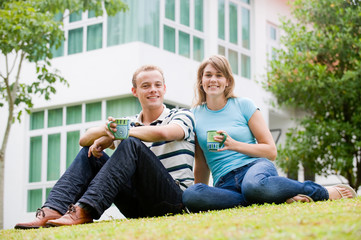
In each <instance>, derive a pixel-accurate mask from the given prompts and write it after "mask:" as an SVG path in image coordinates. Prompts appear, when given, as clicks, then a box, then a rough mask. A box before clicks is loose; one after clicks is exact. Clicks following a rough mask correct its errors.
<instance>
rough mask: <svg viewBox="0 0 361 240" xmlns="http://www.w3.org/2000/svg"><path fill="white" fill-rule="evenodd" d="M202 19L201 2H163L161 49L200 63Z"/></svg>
mask: <svg viewBox="0 0 361 240" xmlns="http://www.w3.org/2000/svg"><path fill="white" fill-rule="evenodd" d="M203 18H204V15H203V0H165V5H164V19H163V49H164V50H166V51H169V52H173V53H176V54H179V55H181V56H184V57H187V58H191V59H194V60H196V61H202V60H203V58H204V38H205V36H204V32H203V21H204V20H203Z"/></svg>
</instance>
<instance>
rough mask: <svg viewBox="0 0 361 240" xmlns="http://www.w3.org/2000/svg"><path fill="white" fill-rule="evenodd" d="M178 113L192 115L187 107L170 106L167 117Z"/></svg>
mask: <svg viewBox="0 0 361 240" xmlns="http://www.w3.org/2000/svg"><path fill="white" fill-rule="evenodd" d="M178 114H186V115H190V116H193V113H192V112H191V110H189V109H187V108H172V109H170V112H169V115H168V117H172V116H174V115H178Z"/></svg>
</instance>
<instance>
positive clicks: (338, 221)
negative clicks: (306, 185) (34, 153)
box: [0, 197, 361, 240]
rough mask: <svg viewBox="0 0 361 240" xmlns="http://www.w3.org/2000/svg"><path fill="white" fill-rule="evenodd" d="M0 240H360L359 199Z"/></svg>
mask: <svg viewBox="0 0 361 240" xmlns="http://www.w3.org/2000/svg"><path fill="white" fill-rule="evenodd" d="M0 239H31V240H33V239H86V240H91V239H342V240H343V239H352V240H354V239H361V197H357V198H355V199H345V200H339V201H325V202H315V203H293V204H281V205H275V204H266V205H253V206H250V207H245V208H234V209H228V210H222V211H210V212H203V213H196V214H184V215H176V216H167V217H159V218H142V219H130V220H128V219H123V220H112V221H100V222H96V223H93V224H85V225H78V226H72V227H59V228H44V229H38V230H2V231H0Z"/></svg>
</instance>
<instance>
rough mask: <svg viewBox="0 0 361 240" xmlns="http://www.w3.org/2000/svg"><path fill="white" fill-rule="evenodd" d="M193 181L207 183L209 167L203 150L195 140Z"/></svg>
mask: <svg viewBox="0 0 361 240" xmlns="http://www.w3.org/2000/svg"><path fill="white" fill-rule="evenodd" d="M194 155H195V156H194V159H195V164H194V183H204V184H207V185H208V183H209V172H210V171H209V167H208V164H207V162H206V159H205V157H204V154H203V151H202V149H201V147H200V146H199V144H198V141H197V140H196V148H195V154H194Z"/></svg>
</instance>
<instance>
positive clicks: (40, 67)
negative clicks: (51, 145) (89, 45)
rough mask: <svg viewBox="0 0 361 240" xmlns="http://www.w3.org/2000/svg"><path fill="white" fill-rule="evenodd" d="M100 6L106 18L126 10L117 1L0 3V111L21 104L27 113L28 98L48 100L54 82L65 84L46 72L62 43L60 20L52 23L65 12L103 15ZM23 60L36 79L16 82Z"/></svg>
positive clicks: (30, 102) (32, 0) (85, 0)
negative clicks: (1, 108)
mask: <svg viewBox="0 0 361 240" xmlns="http://www.w3.org/2000/svg"><path fill="white" fill-rule="evenodd" d="M103 5H104V8H105V9H106V11H107V13H108V15H115V14H116V13H117V12H119V11H125V10H126V9H127V6H126V5H125V4H124V3H123V2H122V1H120V0H103V1H101V0H72V1H65V0H24V1H7V0H5V1H0V51H1V53H2V55H3V57H4V59H5V61H1V62H0V64H1V65H0V69H1V72H0V78H1V82H0V107H1V106H3V105H4V103H5V102H7V103H8V105H9V107H10V108H11V107H12V106H13V105H14V104H15V106H18V107H20V105H21V104H24V105H25V110H27V111H28V110H29V108H31V107H32V106H33V104H32V97H34V96H43V97H44V98H45V100H49V99H50V95H51V94H55V93H56V89H55V88H54V87H53V85H54V84H55V83H56V82H60V83H64V84H67V81H66V80H65V79H64V78H63V77H62V76H60V75H59V74H58V71H57V70H50V68H51V63H50V60H51V59H52V57H53V55H52V51H51V49H52V48H53V47H59V46H60V45H61V43H62V41H63V40H64V33H63V31H62V29H61V28H62V19H60V21H59V20H56V19H55V15H56V14H58V13H63V12H64V11H65V10H68V13H69V14H70V13H72V12H76V11H79V10H82V11H86V10H92V11H94V12H95V14H96V16H99V15H102V14H103ZM64 17H65V16H64ZM25 59H26V60H27V61H28V62H31V63H34V64H35V68H36V74H37V79H26V77H24V79H20V76H21V75H20V71H21V67H22V63H23V61H24V60H25ZM14 70H16V73H15V74H13V73H14ZM21 109H22V108H21V107H20V111H19V112H18V119H19V120H20V115H21V112H22V111H21Z"/></svg>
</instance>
